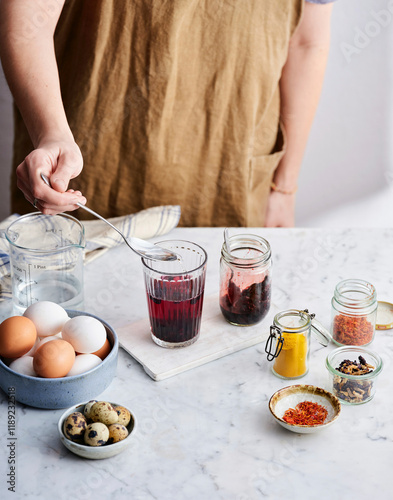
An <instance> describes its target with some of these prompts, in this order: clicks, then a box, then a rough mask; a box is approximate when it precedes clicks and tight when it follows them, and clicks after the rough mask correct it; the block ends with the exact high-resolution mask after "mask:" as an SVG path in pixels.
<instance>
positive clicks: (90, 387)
mask: <svg viewBox="0 0 393 500" xmlns="http://www.w3.org/2000/svg"><path fill="white" fill-rule="evenodd" d="M67 314H68V316H69V317H70V318H74V317H75V316H92V317H93V318H96V319H98V320H99V321H101V323H102V324H103V325H104V326H105V329H106V332H107V337H108V340H109V342H110V343H111V345H112V349H111V352H110V353H109V354H108V356H107V357H106V358H105V359H104V360H103V361H102V362H101V363H100V364H99V365H97V366H96V367H94V368H92V369H91V370H89V371H87V372H85V373H81V374H80V375H74V376H73V377H62V378H41V377H30V376H28V375H22V374H20V373H17V372H14V371H13V370H11V369H10V368H8V366H7V365H6V364H5V363H4V362H3V361H2V360H1V358H0V387H1V389H2V390H3V391H4V392H5V393H6V394H9V393H10V388H14V390H13V391H12V392H13V394H14V395H15V399H16V401H18V402H19V403H23V404H25V405H28V406H33V407H35V408H45V409H51V410H57V409H59V408H68V407H69V406H72V405H75V404H76V403H78V402H79V401H89V400H90V399H96V396H98V395H99V394H101V392H103V391H104V390H105V389H106V388H107V387H108V386H109V384H110V383H111V382H112V380H113V378H114V377H115V375H116V368H117V357H118V351H119V340H118V337H117V335H116V332H115V331H114V330H113V328H112V327H111V326H109V325H108V323H106V322H105V321H103V320H102V319H100V318H97V316H94V315H93V314H88V313H85V312H80V311H70V310H67Z"/></svg>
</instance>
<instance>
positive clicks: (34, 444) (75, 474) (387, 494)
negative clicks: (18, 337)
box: [0, 228, 393, 500]
mask: <svg viewBox="0 0 393 500" xmlns="http://www.w3.org/2000/svg"><path fill="white" fill-rule="evenodd" d="M234 232H240V231H239V230H236V231H235V230H234ZM248 232H251V230H248ZM253 232H255V233H256V234H259V235H262V236H264V237H266V238H267V239H268V240H269V241H270V243H271V245H272V251H273V260H274V263H273V269H274V274H273V290H274V291H273V294H274V300H275V302H276V303H277V304H278V306H279V307H280V308H281V309H287V308H305V307H308V308H309V309H310V310H311V311H313V312H315V313H316V314H317V317H318V319H319V320H320V321H321V322H322V323H324V324H326V325H328V324H329V322H330V299H331V296H332V293H333V290H334V286H335V285H336V283H337V282H338V281H340V280H342V279H345V278H352V277H356V278H362V279H366V280H369V281H370V282H372V283H373V284H374V285H375V286H376V288H377V291H378V294H379V298H380V299H381V300H387V301H393V273H392V255H393V253H392V249H393V229H339V230H317V229H293V230H287V229H282V230H280V229H266V230H265V229H255V230H254V231H253ZM168 237H171V238H172V237H174V238H181V239H188V240H192V241H195V242H197V243H199V244H200V245H202V246H203V247H204V248H206V250H207V251H208V255H209V262H208V272H207V284H206V287H207V293H215V292H217V291H218V261H219V253H220V247H221V240H222V230H221V229H191V228H190V229H180V228H179V229H176V230H174V231H172V233H171V234H170V235H169V236H168ZM85 278H86V279H85V281H86V283H85V290H86V305H85V310H86V311H88V312H90V313H93V314H97V315H98V316H100V317H102V318H103V319H104V320H106V321H108V322H109V323H110V324H111V325H112V326H113V327H115V328H116V327H120V326H122V325H125V324H127V323H129V322H132V321H136V320H139V319H141V318H143V317H144V316H145V315H146V314H147V305H146V298H145V294H144V284H143V279H142V269H141V265H140V262H139V260H138V258H137V257H136V256H135V255H134V254H133V253H132V252H130V251H129V250H128V249H127V248H126V247H125V246H124V245H123V246H122V247H120V248H118V249H114V250H111V251H110V252H108V253H107V254H106V255H104V256H103V257H101V258H100V259H97V260H96V261H95V262H93V263H91V264H89V266H88V267H87V268H86V274H85ZM3 314H4V304H3ZM371 347H372V349H374V350H376V351H378V352H379V353H380V354H381V356H382V357H383V360H384V363H385V367H384V370H383V372H382V374H381V376H380V378H379V381H378V386H377V393H376V396H375V398H374V400H373V401H371V402H370V403H368V404H365V405H362V406H358V407H348V406H342V414H341V416H340V418H339V419H338V421H337V422H336V423H335V424H334V425H333V426H331V427H329V428H328V429H326V430H325V431H322V432H319V433H315V434H311V435H300V434H293V433H290V432H288V431H286V430H285V429H283V428H282V427H280V426H279V425H278V424H277V423H275V422H274V421H273V418H272V417H271V415H270V414H269V410H268V400H269V398H270V396H271V395H272V394H273V393H274V392H275V391H276V390H277V389H279V388H281V387H284V386H287V385H290V382H288V381H283V380H280V379H278V378H276V377H275V376H274V375H273V374H272V373H271V371H270V368H271V365H270V364H269V363H268V362H267V360H266V355H265V353H264V344H259V345H257V346H254V347H250V348H248V349H245V350H243V351H240V352H238V353H235V354H232V355H230V356H227V357H225V358H222V359H220V360H216V361H214V362H211V363H209V364H206V365H204V366H201V367H199V368H195V369H193V370H190V371H188V372H185V373H183V374H180V375H176V376H174V377H171V378H169V379H167V380H164V381H161V382H154V381H153V380H152V379H151V378H150V377H149V376H147V375H146V373H145V372H144V371H143V369H142V367H141V366H140V365H139V364H138V363H137V362H136V361H135V360H134V359H132V358H131V357H130V356H129V355H128V354H126V353H125V352H124V351H122V350H121V351H120V354H119V363H118V374H117V377H116V379H115V380H114V381H113V382H112V384H111V385H110V387H109V388H108V389H107V390H106V391H105V392H104V393H103V394H102V395H101V396H100V398H102V399H105V398H106V399H109V400H112V401H119V402H123V403H124V404H126V405H127V406H129V407H131V408H132V409H133V410H134V412H135V414H136V416H137V418H138V421H139V430H138V434H137V436H136V438H135V443H134V446H132V447H130V449H129V450H127V451H126V452H125V453H123V454H121V455H118V456H116V457H112V458H110V459H107V460H104V461H89V460H84V459H80V458H78V457H76V456H74V455H72V454H71V453H70V452H69V451H68V450H66V449H65V448H64V447H63V445H62V444H61V442H60V440H59V438H58V435H57V427H56V426H57V420H58V418H59V417H60V415H61V414H62V412H63V410H57V411H52V410H37V409H33V408H29V407H25V406H22V405H17V407H16V414H17V429H16V436H17V449H16V455H17V464H16V477H17V486H16V491H17V493H16V494H15V495H14V494H11V493H10V494H8V492H7V484H6V480H7V477H6V473H7V472H8V467H9V466H8V465H7V462H6V459H7V456H8V450H7V442H6V440H5V438H6V429H7V398H6V396H5V395H4V394H3V393H1V394H0V428H1V429H2V431H1V433H0V434H1V438H0V450H1V457H2V459H1V463H0V495H1V498H8V497H9V498H22V497H26V498H43V499H47V498H57V499H59V500H60V499H61V500H63V499H70V498H73V499H96V498H105V499H106V498H116V499H119V498H130V499H132V500H150V499H158V500H178V499H181V500H183V499H186V500H188V499H191V500H193V499H197V500H199V499H208V500H215V499H225V500H232V499H233V500H254V499H260V498H268V499H276V498H277V499H287V498H288V499H289V498H291V499H305V498H306V499H309V498H310V499H311V498H318V499H327V498H329V499H342V498H349V497H351V498H352V497H353V498H357V499H366V498H367V499H368V498H373V497H375V496H376V495H377V496H378V498H381V499H388V498H391V487H390V485H391V463H392V454H393V446H392V440H393V423H392V415H393V398H392V392H393V391H392V384H391V377H390V374H391V371H392V356H393V331H386V332H377V334H376V339H375V340H374V342H373V344H372V346H371ZM333 348H334V346H332V345H331V346H329V347H327V348H323V347H321V346H320V345H319V344H318V343H317V342H316V341H313V342H312V348H311V363H310V371H309V373H308V374H307V375H306V376H305V377H304V378H303V379H300V381H301V382H302V383H309V384H314V385H318V386H321V387H325V388H327V383H328V378H327V372H326V369H325V366H324V362H325V357H326V355H327V353H328V352H329V351H330V350H331V349H333ZM163 355H165V352H163ZM12 495H13V496H12Z"/></svg>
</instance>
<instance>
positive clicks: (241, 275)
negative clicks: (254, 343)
mask: <svg viewBox="0 0 393 500" xmlns="http://www.w3.org/2000/svg"><path fill="white" fill-rule="evenodd" d="M228 246H229V247H230V248H227V244H226V243H225V242H224V243H223V245H222V248H221V260H220V309H221V312H222V314H223V316H224V318H225V319H226V320H227V321H228V322H229V323H231V324H233V325H237V326H250V325H255V324H256V323H259V322H260V321H262V320H263V318H264V317H265V316H266V315H267V313H268V312H269V309H270V296H271V269H272V258H271V249H270V245H269V242H268V241H266V240H265V239H264V238H262V237H260V236H255V235H247V234H240V235H236V236H231V237H230V238H228Z"/></svg>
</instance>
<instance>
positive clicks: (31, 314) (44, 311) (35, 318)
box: [23, 300, 69, 337]
mask: <svg viewBox="0 0 393 500" xmlns="http://www.w3.org/2000/svg"><path fill="white" fill-rule="evenodd" d="M23 316H26V317H27V318H29V319H31V321H32V322H33V323H34V324H35V327H36V329H37V334H38V336H39V337H48V336H49V335H56V334H57V333H59V332H61V330H62V328H63V326H64V324H65V323H66V321H68V320H69V318H68V314H67V313H66V311H65V309H63V308H62V307H61V306H59V304H56V303H55V302H49V301H48V300H42V301H39V302H34V304H32V305H31V306H29V307H28V308H27V309H26V311H25V312H24V313H23Z"/></svg>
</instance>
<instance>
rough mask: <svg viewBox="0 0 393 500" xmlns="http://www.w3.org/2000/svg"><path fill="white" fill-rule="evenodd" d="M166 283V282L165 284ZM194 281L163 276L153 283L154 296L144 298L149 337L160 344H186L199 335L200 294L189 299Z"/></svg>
mask: <svg viewBox="0 0 393 500" xmlns="http://www.w3.org/2000/svg"><path fill="white" fill-rule="evenodd" d="M167 280H169V281H167ZM195 287H196V283H195V280H194V281H193V280H189V279H187V277H186V279H184V280H183V279H181V278H179V277H175V278H173V279H171V278H168V277H164V281H158V280H155V281H154V296H153V295H152V294H148V295H147V303H148V307H149V316H150V326H151V331H152V334H153V335H154V336H155V337H156V338H157V339H159V340H161V341H163V342H170V343H176V344H177V343H181V342H187V341H189V340H191V339H193V338H194V337H196V336H197V335H198V333H199V329H200V326H201V316H202V305H203V291H202V292H201V293H199V295H197V296H196V297H193V298H192V299H184V297H187V296H188V297H189V296H190V295H191V289H192V288H195Z"/></svg>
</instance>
